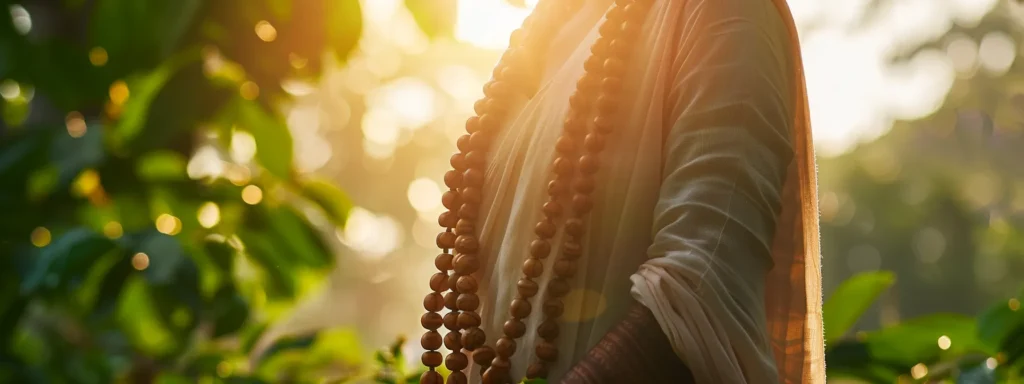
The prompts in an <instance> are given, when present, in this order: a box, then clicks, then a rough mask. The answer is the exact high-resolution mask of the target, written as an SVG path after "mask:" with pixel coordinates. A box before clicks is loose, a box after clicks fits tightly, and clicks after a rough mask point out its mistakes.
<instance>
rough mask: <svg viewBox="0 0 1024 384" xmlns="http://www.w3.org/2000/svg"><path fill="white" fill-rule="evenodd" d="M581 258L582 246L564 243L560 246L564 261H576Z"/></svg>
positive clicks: (574, 243)
mask: <svg viewBox="0 0 1024 384" xmlns="http://www.w3.org/2000/svg"><path fill="white" fill-rule="evenodd" d="M580 256H583V246H581V245H580V243H577V242H566V243H565V244H562V258H565V259H574V260H575V259H578V258H579V257H580Z"/></svg>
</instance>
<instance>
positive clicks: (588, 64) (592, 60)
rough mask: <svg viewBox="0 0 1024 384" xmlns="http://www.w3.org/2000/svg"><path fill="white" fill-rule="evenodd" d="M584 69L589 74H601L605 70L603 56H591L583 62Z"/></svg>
mask: <svg viewBox="0 0 1024 384" xmlns="http://www.w3.org/2000/svg"><path fill="white" fill-rule="evenodd" d="M583 69H584V70H585V71H587V72H600V71H601V70H602V69H604V62H603V61H602V60H601V56H596V55H591V56H590V57H588V58H587V60H586V61H584V62H583Z"/></svg>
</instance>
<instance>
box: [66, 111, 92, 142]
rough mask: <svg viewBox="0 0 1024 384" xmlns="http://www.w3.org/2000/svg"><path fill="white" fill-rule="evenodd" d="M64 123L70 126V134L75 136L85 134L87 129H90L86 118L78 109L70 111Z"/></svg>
mask: <svg viewBox="0 0 1024 384" xmlns="http://www.w3.org/2000/svg"><path fill="white" fill-rule="evenodd" d="M64 125H65V126H67V128H68V135H70V136H71V137H74V138H79V137H82V136H85V131H86V130H87V129H88V127H87V126H86V124H85V119H84V118H83V117H82V114H81V113H79V112H78V111H71V112H70V113H68V116H67V117H65V118H64Z"/></svg>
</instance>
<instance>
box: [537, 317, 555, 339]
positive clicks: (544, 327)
mask: <svg viewBox="0 0 1024 384" xmlns="http://www.w3.org/2000/svg"><path fill="white" fill-rule="evenodd" d="M558 331H559V329H558V323H556V322H554V321H553V320H544V322H543V323H540V326H538V327H537V335H539V336H540V337H543V338H545V339H547V340H554V339H555V338H557V337H558Z"/></svg>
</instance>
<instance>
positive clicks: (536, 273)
mask: <svg viewBox="0 0 1024 384" xmlns="http://www.w3.org/2000/svg"><path fill="white" fill-rule="evenodd" d="M542 273H544V264H543V263H541V261H540V260H538V259H535V258H532V257H531V258H529V259H526V261H524V262H523V274H524V275H526V276H528V277H531V278H534V279H536V278H538V277H540V275H541V274H542Z"/></svg>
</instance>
